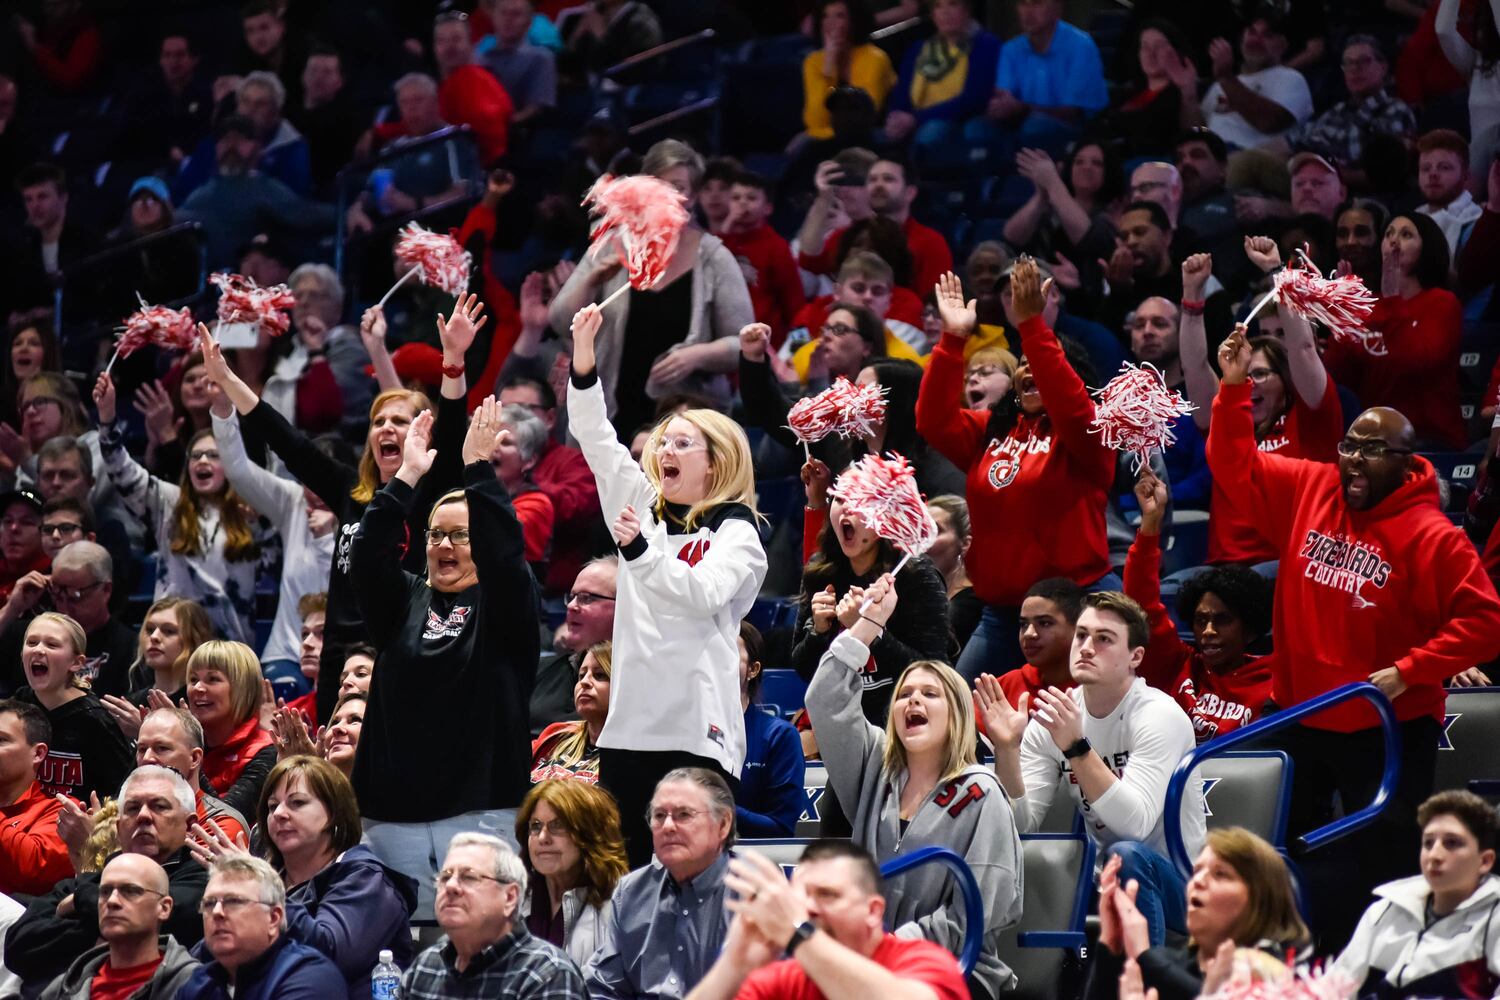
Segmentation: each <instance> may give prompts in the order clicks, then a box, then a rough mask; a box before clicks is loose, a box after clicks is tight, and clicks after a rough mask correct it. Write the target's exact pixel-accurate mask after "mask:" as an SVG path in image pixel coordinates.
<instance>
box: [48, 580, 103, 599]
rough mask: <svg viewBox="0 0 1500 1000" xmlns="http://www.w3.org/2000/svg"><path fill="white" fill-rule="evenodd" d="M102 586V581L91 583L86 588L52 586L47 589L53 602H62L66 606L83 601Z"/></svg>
mask: <svg viewBox="0 0 1500 1000" xmlns="http://www.w3.org/2000/svg"><path fill="white" fill-rule="evenodd" d="M102 586H104V581H103V580H96V581H94V582H93V583H91V584H89V585H88V586H87V587H59V586H57V585H56V584H53V585H52V586H50V587H48V588H47V589H48V590H49V591H51V592H52V599H53V600H54V601H63V602H65V603H68V604H74V603H77V602H78V601H81V600H83V599H84V598H85V597H87V596H89V595H90V594H92V593H93V592H94V591H96V590H98V589H99V588H100V587H102Z"/></svg>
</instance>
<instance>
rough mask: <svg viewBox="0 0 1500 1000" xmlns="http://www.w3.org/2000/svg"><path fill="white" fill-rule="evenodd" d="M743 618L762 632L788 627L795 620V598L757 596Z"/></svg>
mask: <svg viewBox="0 0 1500 1000" xmlns="http://www.w3.org/2000/svg"><path fill="white" fill-rule="evenodd" d="M745 620H746V621H748V622H749V623H750V624H751V625H754V626H755V627H756V628H758V629H760V631H761V633H762V634H764V633H766V632H769V631H771V630H772V629H774V628H790V627H791V626H792V625H793V624H795V623H796V621H797V599H796V598H795V597H758V598H756V600H755V603H754V604H752V605H751V606H750V613H749V614H748V615H746V616H745ZM770 672H771V671H767V673H770ZM798 707H801V706H798Z"/></svg>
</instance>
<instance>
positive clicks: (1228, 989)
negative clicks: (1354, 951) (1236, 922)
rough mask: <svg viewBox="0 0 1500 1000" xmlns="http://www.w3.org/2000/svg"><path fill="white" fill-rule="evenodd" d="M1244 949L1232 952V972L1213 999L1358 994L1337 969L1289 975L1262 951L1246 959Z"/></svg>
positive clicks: (1307, 999)
mask: <svg viewBox="0 0 1500 1000" xmlns="http://www.w3.org/2000/svg"><path fill="white" fill-rule="evenodd" d="M1248 950H1249V949H1241V950H1239V951H1238V952H1237V953H1236V955H1235V966H1236V969H1235V973H1234V975H1233V976H1232V977H1231V978H1230V981H1229V982H1228V983H1226V984H1224V986H1222V987H1220V988H1219V991H1218V992H1217V993H1214V994H1213V998H1214V1000H1351V998H1352V997H1354V995H1355V994H1356V993H1357V992H1358V991H1359V984H1358V983H1356V982H1355V981H1354V980H1353V979H1351V978H1350V977H1349V976H1348V974H1346V973H1345V972H1343V971H1341V970H1339V969H1323V970H1320V971H1317V972H1307V971H1306V970H1302V969H1299V970H1298V971H1297V972H1296V973H1295V974H1293V973H1292V972H1291V971H1290V970H1288V969H1287V968H1286V967H1285V966H1283V965H1280V963H1278V962H1276V960H1275V959H1274V958H1270V957H1269V956H1266V955H1265V954H1264V953H1263V952H1262V953H1259V955H1258V956H1246V955H1245V952H1246V951H1248ZM1257 959H1258V960H1257ZM1268 966H1269V967H1268Z"/></svg>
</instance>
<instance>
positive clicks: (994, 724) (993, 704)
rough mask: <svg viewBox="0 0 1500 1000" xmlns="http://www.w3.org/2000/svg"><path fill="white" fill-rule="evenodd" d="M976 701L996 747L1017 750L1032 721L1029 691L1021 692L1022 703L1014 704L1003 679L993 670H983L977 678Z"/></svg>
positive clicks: (975, 682) (985, 728) (975, 687)
mask: <svg viewBox="0 0 1500 1000" xmlns="http://www.w3.org/2000/svg"><path fill="white" fill-rule="evenodd" d="M974 704H976V705H978V706H979V714H980V717H981V718H982V719H984V731H985V734H986V735H988V736H989V738H990V743H992V744H994V746H995V749H996V750H997V751H998V750H1001V749H1005V748H1009V749H1012V750H1014V749H1018V748H1019V747H1020V746H1021V737H1022V736H1023V735H1024V734H1025V733H1026V726H1027V724H1028V723H1030V721H1031V718H1030V715H1029V711H1028V710H1029V709H1030V706H1031V695H1030V694H1029V693H1026V692H1022V694H1021V698H1020V704H1018V705H1016V707H1014V708H1012V707H1011V704H1010V699H1009V698H1007V697H1005V690H1004V689H1003V688H1001V687H1000V682H999V681H998V680H996V679H995V677H994V676H992V675H991V674H980V675H979V677H978V678H977V679H976V680H975V681H974Z"/></svg>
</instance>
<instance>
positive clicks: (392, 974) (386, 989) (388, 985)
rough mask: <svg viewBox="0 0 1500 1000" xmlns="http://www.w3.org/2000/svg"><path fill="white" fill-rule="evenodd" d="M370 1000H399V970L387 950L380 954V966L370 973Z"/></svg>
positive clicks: (392, 956) (394, 958)
mask: <svg viewBox="0 0 1500 1000" xmlns="http://www.w3.org/2000/svg"><path fill="white" fill-rule="evenodd" d="M370 997H371V1000H401V970H400V969H399V968H397V967H396V956H394V955H392V954H391V950H390V949H389V948H384V949H382V950H381V952H380V964H379V965H377V966H375V971H374V972H372V973H370Z"/></svg>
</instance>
